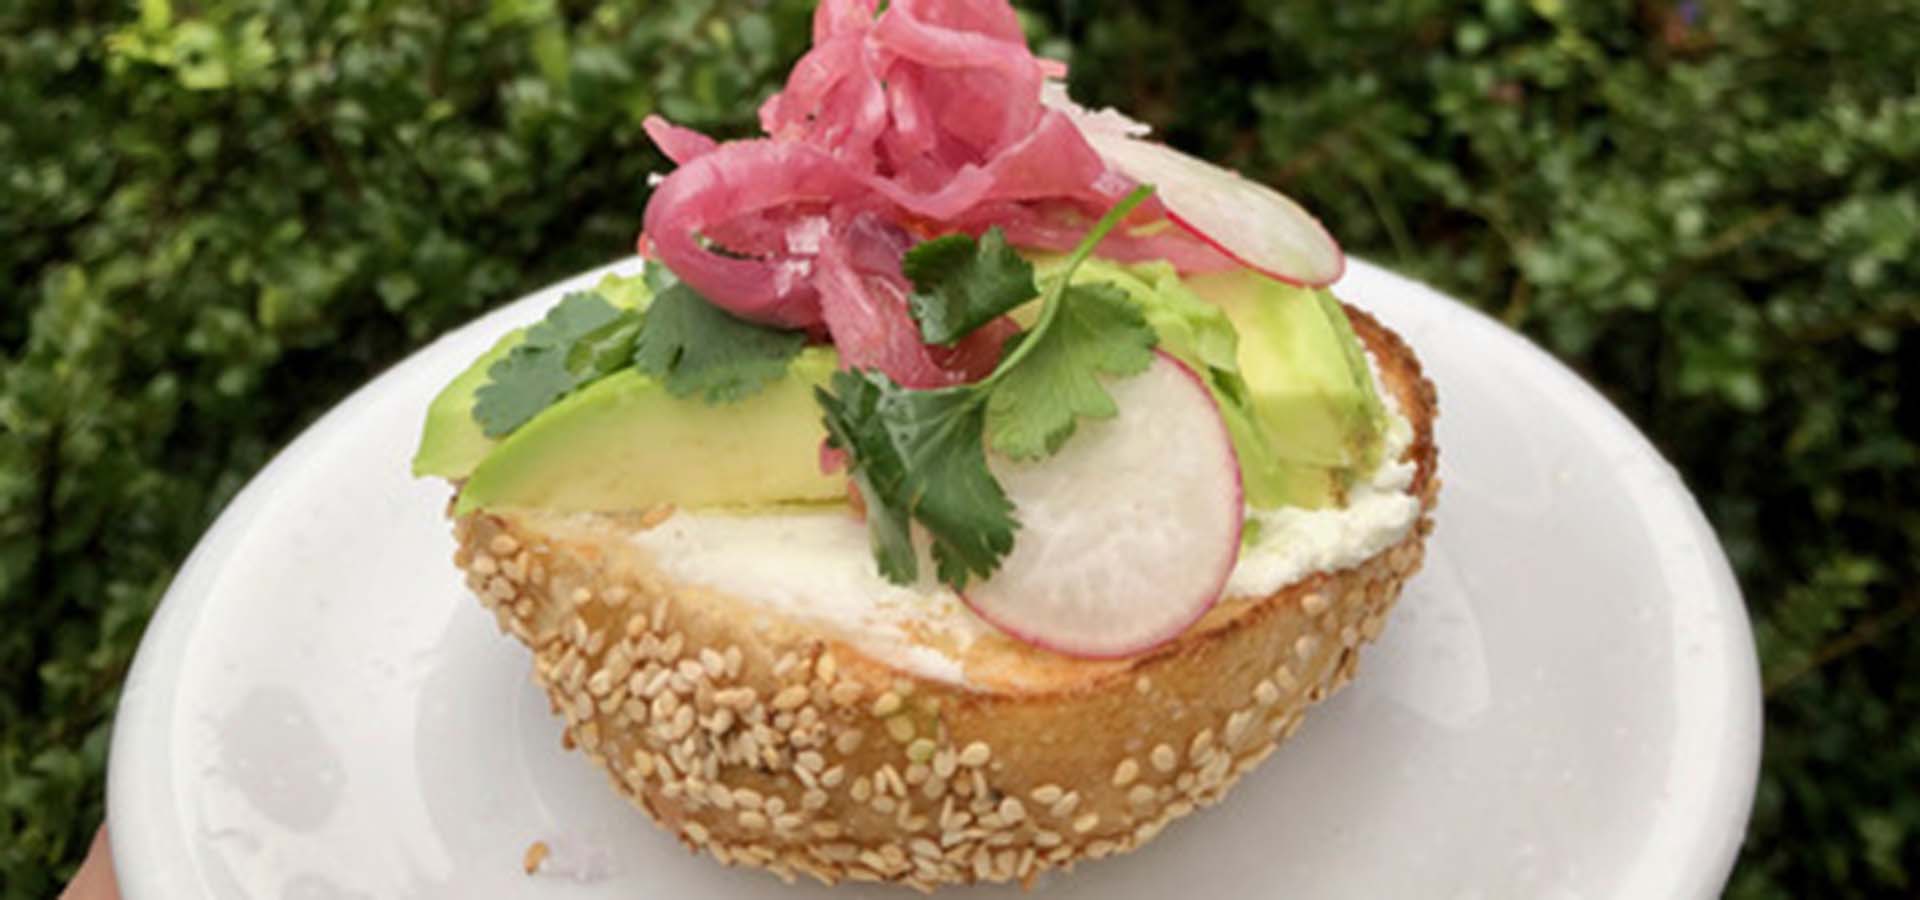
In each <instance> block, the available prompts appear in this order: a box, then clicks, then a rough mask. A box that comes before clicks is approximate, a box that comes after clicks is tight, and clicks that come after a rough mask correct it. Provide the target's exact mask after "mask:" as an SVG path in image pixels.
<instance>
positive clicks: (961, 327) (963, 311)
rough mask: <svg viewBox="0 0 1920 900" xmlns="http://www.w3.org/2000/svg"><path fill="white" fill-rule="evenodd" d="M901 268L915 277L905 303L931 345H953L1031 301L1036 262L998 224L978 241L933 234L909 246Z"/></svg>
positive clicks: (1036, 292) (1036, 289) (957, 235)
mask: <svg viewBox="0 0 1920 900" xmlns="http://www.w3.org/2000/svg"><path fill="white" fill-rule="evenodd" d="M900 268H901V271H903V272H905V273H906V276H907V278H909V279H911V280H912V281H913V293H912V294H910V295H908V297H907V308H908V310H909V311H910V312H911V313H912V314H913V318H914V321H916V322H918V323H920V334H921V336H922V337H923V338H925V339H926V342H927V343H929V344H951V343H953V342H955V341H958V340H960V339H961V338H963V337H966V336H967V335H968V334H971V333H972V332H973V330H974V329H976V328H979V327H980V326H982V325H985V324H987V323H988V322H991V321H993V320H994V319H996V318H999V317H1000V316H1003V315H1005V314H1007V313H1008V312H1010V311H1012V310H1013V309H1014V308H1015V307H1017V306H1019V305H1021V304H1023V303H1026V302H1027V301H1029V300H1032V299H1033V298H1034V297H1036V296H1038V295H1039V293H1040V291H1039V289H1038V288H1036V287H1035V286H1034V283H1033V265H1032V264H1030V263H1028V262H1027V261H1026V260H1025V259H1022V258H1021V257H1020V254H1018V253H1015V252H1014V251H1013V248H1011V247H1008V246H1007V238H1006V235H1004V234H1002V233H1001V231H1000V229H998V228H989V229H987V233H986V234H984V235H981V236H980V239H979V240H977V241H976V240H974V239H973V238H971V237H968V236H967V235H964V234H950V235H947V236H945V237H938V238H934V239H933V240H930V241H926V242H923V243H921V244H920V245H918V246H916V247H914V248H913V249H912V250H909V251H907V255H906V256H905V257H903V258H902V259H901V260H900Z"/></svg>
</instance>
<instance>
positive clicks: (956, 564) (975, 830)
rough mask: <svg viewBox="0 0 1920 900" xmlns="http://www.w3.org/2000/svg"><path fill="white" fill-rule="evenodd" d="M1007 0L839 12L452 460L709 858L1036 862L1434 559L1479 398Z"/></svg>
mask: <svg viewBox="0 0 1920 900" xmlns="http://www.w3.org/2000/svg"><path fill="white" fill-rule="evenodd" d="M1063 75H1064V69H1063V68H1062V67H1061V66H1059V65H1058V64H1055V63H1050V62H1047V61H1045V60H1041V59H1037V58H1035V57H1034V56H1033V55H1032V54H1031V52H1029V50H1028V48H1027V46H1026V44H1025V42H1024V39H1023V37H1022V33H1021V30H1020V28H1019V24H1018V22H1017V20H1016V17H1015V14H1014V12H1013V10H1012V9H1011V8H1010V7H1009V6H1008V5H1007V4H1006V2H1005V0H893V2H891V3H889V4H886V5H885V8H884V10H881V9H878V8H876V4H875V2H874V0H825V2H823V3H822V4H821V6H820V8H819V11H818V13H817V14H816V20H815V25H814V48H813V50H812V51H811V52H810V53H808V54H807V55H806V57H804V58H803V59H802V60H801V61H800V62H799V64H798V66H797V67H796V68H795V70H794V72H793V74H792V77H791V80H790V81H789V82H788V84H787V86H786V88H785V90H784V91H782V92H781V93H779V94H777V95H775V96H774V97H773V98H772V99H771V100H769V101H768V102H767V104H766V105H765V106H764V107H763V108H762V109H761V112H760V118H761V122H762V125H763V127H764V129H765V131H766V135H767V136H766V137H764V138H759V139H755V140H741V141H732V142H726V143H716V142H714V141H712V140H709V139H707V138H705V137H703V136H701V135H699V134H696V133H693V132H690V131H687V130H684V129H681V128H678V127H675V126H673V125H669V124H667V123H665V122H664V121H660V120H658V119H655V120H651V121H649V122H648V131H649V133H650V134H651V135H652V136H653V138H654V140H655V141H656V142H657V143H658V144H659V146H660V148H661V149H662V150H663V151H664V152H665V153H666V155H667V156H669V157H671V158H672V159H673V160H674V161H675V162H676V163H677V164H678V168H677V169H676V170H675V171H674V172H673V173H672V174H670V175H668V176H666V177H665V178H664V179H662V180H661V181H660V182H659V184H658V185H657V188H656V190H655V191H654V193H653V196H652V199H651V201H650V203H649V206H648V208H647V210H646V213H645V224H644V234H643V236H642V238H641V242H640V244H641V253H642V255H643V256H644V257H646V260H647V262H646V265H645V274H644V275H643V276H636V277H632V278H609V279H607V280H606V281H605V282H604V283H602V284H601V285H600V286H598V287H597V288H596V289H594V290H592V291H587V292H582V293H577V294H574V295H571V296H568V297H566V298H565V299H564V300H563V301H562V302H560V303H559V304H558V305H557V306H555V307H554V308H553V309H552V310H550V311H549V312H548V313H547V314H546V317H545V318H544V320H542V321H540V322H539V323H537V324H534V325H532V326H530V327H528V328H525V329H522V330H519V331H515V332H513V333H511V334H508V335H506V336H505V337H504V338H502V339H501V340H500V342H499V343H498V345H497V346H495V347H494V348H493V349H492V350H491V351H490V352H489V353H487V354H486V355H485V356H483V357H482V358H480V359H479V360H477V361H475V362H474V363H473V365H472V367H471V368H469V369H468V370H467V372H466V373H464V374H462V375H461V376H459V377H458V378H457V379H455V380H454V382H453V383H452V384H450V385H448V387H447V388H446V390H445V391H444V392H443V393H442V394H441V395H440V397H439V398H438V399H437V400H436V401H435V402H434V404H433V407H432V409H431V410H430V411H429V414H428V420H427V426H426V432H425V436H424V439H423V442H422V445H421V448H420V452H419V455H418V457H417V458H416V460H415V464H414V465H415V470H416V472H417V473H419V474H422V475H431V476H439V477H444V478H446V479H448V480H450V481H451V482H452V483H453V484H454V485H455V486H456V494H455V498H454V500H453V503H452V507H451V512H452V515H453V518H454V530H455V533H456V534H457V536H458V539H459V550H458V553H457V555H456V557H455V561H456V562H457V563H458V565H459V566H460V567H462V568H463V569H464V570H465V571H466V574H467V580H468V584H470V585H471V586H472V588H473V590H474V592H475V593H476V594H477V595H478V596H479V597H480V599H481V601H482V602H483V603H485V605H486V606H487V607H488V608H489V609H491V610H492V611H493V612H494V614H495V615H496V616H497V617H498V620H499V623H500V626H501V627H502V628H503V629H504V630H505V631H507V632H509V633H511V634H513V635H514V636H515V637H517V638H519V639H520V640H521V641H523V642H525V643H526V645H527V646H528V647H529V648H531V649H532V650H533V653H534V671H535V674H536V677H537V680H538V681H539V683H540V684H541V685H543V686H544V687H545V688H546V689H547V690H548V691H549V693H550V694H551V696H552V700H553V706H554V709H555V711H556V712H557V713H558V714H559V715H561V716H563V717H564V719H565V722H566V734H567V736H568V740H569V742H570V743H571V744H572V745H573V746H576V747H578V748H579V749H580V750H581V751H582V752H583V753H585V754H586V755H587V756H588V757H590V758H591V759H593V760H594V761H595V762H597V763H598V764H600V765H601V766H602V767H604V768H605V769H606V771H607V773H608V774H609V775H610V776H611V780H612V783H613V785H614V787H615V788H616V789H617V790H619V791H620V792H621V793H622V794H624V795H625V796H627V797H628V798H630V799H631V800H632V801H633V802H634V803H635V804H636V805H638V806H639V807H641V808H642V809H644V810H646V811H647V813H649V814H650V815H652V816H653V818H654V819H655V820H657V821H658V822H659V823H660V824H661V825H662V826H664V827H665V828H667V829H669V830H670V831H672V832H673V833H675V834H676V835H678V836H679V837H680V839H681V840H682V841H684V842H685V843H686V844H687V845H688V846H690V847H695V848H700V849H704V850H706V851H708V852H710V853H711V854H712V855H713V856H715V857H716V858H718V859H720V860H721V861H723V862H728V863H740V864H749V865H754V866H761V867H765V868H768V869H771V870H772V871H774V872H776V873H778V874H780V875H782V876H785V877H788V878H792V877H794V876H796V875H800V874H806V875H811V876H814V877H816V878H819V879H820V880H822V881H825V882H829V883H832V882H837V881H840V880H844V879H857V880H868V881H891V882H899V883H904V884H907V885H911V886H914V887H917V888H921V889H932V888H935V887H937V886H940V885H946V884H955V883H966V882H974V881H1004V880H1030V879H1032V878H1033V877H1034V876H1036V875H1037V874H1039V873H1041V872H1045V871H1047V870H1051V869H1061V868H1068V867H1071V866H1073V865H1074V864H1075V863H1077V862H1079V861H1081V860H1084V859H1098V858H1101V857H1104V856H1107V855H1110V854H1113V853H1118V852H1122V851H1126V850H1130V849H1132V848H1135V847H1138V846H1140V845H1141V844H1142V843H1144V842H1146V841H1148V840H1150V839H1152V838H1153V837H1154V836H1155V835H1156V834H1158V833H1159V832H1160V830H1161V829H1162V828H1163V827H1164V826H1166V825H1167V823H1169V822H1171V821H1172V820H1174V819H1177V818H1180V817H1182V816H1185V815H1187V814H1188V813H1191V812H1193V811H1194V810H1196V809H1199V808H1201V807H1205V806H1207V805H1209V804H1212V803H1214V802H1217V801H1218V800H1220V799H1221V798H1222V797H1223V796H1224V795H1225V794H1226V792H1227V790H1228V788H1229V787H1230V786H1231V785H1232V784H1233V782H1234V781H1235V779H1237V778H1238V777H1239V776H1241V775H1242V774H1244V773H1246V772H1247V771H1248V770H1249V769H1251V768H1253V767H1254V766H1255V765H1257V764H1259V762H1260V761H1261V760H1263V759H1264V758H1266V756H1267V754H1268V753H1270V752H1272V750H1273V749H1274V747H1275V745H1276V744H1277V743H1278V742H1280V741H1282V740H1284V739H1285V738H1286V737H1287V736H1289V735H1291V734H1292V733H1293V731H1294V729H1295V728H1296V727H1298V726H1299V724H1300V722H1301V717H1302V716H1303V715H1304V714H1305V712H1306V710H1307V709H1308V708H1309V707H1310V706H1311V705H1312V704H1314V703H1315V702H1317V701H1319V700H1321V699H1322V698H1324V697H1325V696H1327V694H1328V693H1329V692H1330V691H1333V690H1335V689H1337V688H1338V687H1340V686H1341V685H1342V684H1344V683H1345V682H1346V681H1347V680H1348V679H1349V678H1351V677H1352V675H1353V673H1354V667H1355V665H1356V653H1357V652H1358V650H1359V647H1360V645H1361V644H1362V643H1363V642H1365V641H1367V640H1369V639H1371V638H1373V637H1374V636H1375V635H1377V634H1378V633H1379V631H1380V629H1381V627H1382V623H1383V621H1384V619H1385V617H1386V615H1387V613H1388V610H1389V608H1390V607H1391V606H1392V604H1393V602H1394V599H1395V597H1396V595H1397V594H1398V592H1399V590H1400V586H1401V584H1402V583H1403V582H1404V581H1405V580H1406V579H1407V578H1408V576H1409V575H1411V574H1412V573H1413V571H1414V570H1415V569H1416V568H1418V566H1419V564H1420V560H1421V542H1422V539H1423V538H1424V536H1425V535H1426V533H1427V531H1428V529H1429V520H1428V515H1429V513H1430V511H1431V509H1432V507H1433V503H1434V499H1435V493H1436V490H1437V482H1436V480H1435V477H1434V452H1435V451H1434V447H1433V442H1432V426H1433V417H1434V414H1435V408H1434V402H1435V401H1434V394H1433V389H1432V387H1431V385H1430V384H1428V382H1427V381H1426V380H1425V379H1424V378H1423V377H1422V375H1421V373H1420V368H1419V365H1418V363H1417V362H1416V361H1415V359H1414V357H1413V354H1412V353H1411V351H1409V349H1408V348H1407V346H1406V345H1405V344H1404V343H1402V342H1401V341H1400V340H1399V339H1398V338H1397V337H1396V336H1395V335H1394V334H1393V333H1392V332H1390V331H1388V330H1387V329H1386V328H1384V327H1382V326H1381V325H1380V324H1379V323H1377V322H1375V321H1374V320H1373V319H1372V318H1370V317H1368V316H1367V315H1365V314H1364V313H1361V312H1359V311H1356V310H1353V309H1350V308H1346V307H1344V306H1342V305H1341V304H1340V303H1339V302H1338V301H1336V300H1335V299H1333V297H1332V296H1331V295H1330V294H1329V293H1328V292H1327V291H1326V290H1324V286H1325V285H1327V284H1329V283H1331V282H1332V281H1334V280H1335V279H1336V278H1338V276H1339V275H1340V273H1341V271H1342V269H1343V266H1344V262H1343V259H1342V256H1341V254H1340V250H1339V248H1338V247H1337V246H1336V245H1335V244H1334V243H1333V242H1332V240H1331V239H1330V238H1329V237H1328V236H1327V235H1326V233H1325V232H1324V231H1323V230H1322V229H1321V228H1320V226H1319V224H1318V223H1317V222H1315V221H1314V220H1313V219H1312V218H1311V217H1310V216H1308V215H1307V214H1306V213H1305V212H1303V211H1302V210H1301V209H1300V208H1299V207H1298V206H1296V205H1295V204H1293V203H1292V202H1291V201H1289V200H1287V199H1286V198H1284V197H1282V196H1280V195H1279V194H1277V193H1275V192H1273V191H1272V190H1269V189H1267V188H1265V187H1262V186H1260V185H1257V184H1254V183H1252V182H1249V181H1246V180H1244V179H1242V178H1240V177H1238V176H1237V175H1234V174H1233V173H1231V172H1227V171H1225V170H1222V169H1219V168H1216V167H1213V166H1211V165H1209V164H1207V163H1204V162H1201V161H1198V160H1195V159H1192V158H1191V157H1188V156H1185V155H1183V154H1181V153H1178V152H1176V151H1174V150H1171V149H1168V148H1167V147H1165V146H1163V145H1160V144H1157V143H1154V142H1152V141H1150V140H1148V139H1146V137H1145V136H1144V131H1145V129H1144V128H1143V127H1141V126H1139V125H1137V124H1136V123H1133V122H1131V121H1130V120H1128V119H1126V118H1124V117H1123V116H1120V115H1119V114H1117V113H1114V112H1111V111H1103V112H1098V113H1095V112H1089V111H1087V110H1085V109H1082V108H1080V107H1078V106H1076V105H1074V104H1073V103H1072V102H1071V101H1069V100H1068V99H1067V97H1066V93H1065V90H1064V88H1062V87H1061V86H1060V84H1059V82H1058V79H1059V78H1061V77H1062V76H1063Z"/></svg>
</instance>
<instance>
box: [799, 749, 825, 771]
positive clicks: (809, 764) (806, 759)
mask: <svg viewBox="0 0 1920 900" xmlns="http://www.w3.org/2000/svg"><path fill="white" fill-rule="evenodd" d="M794 764H795V765H798V766H799V767H800V768H802V769H805V770H807V771H809V772H812V773H814V774H819V773H820V772H822V771H825V770H826V768H827V760H826V757H823V756H821V755H820V754H819V753H818V752H815V751H813V750H807V751H804V752H802V753H801V754H800V755H799V756H796V757H794Z"/></svg>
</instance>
